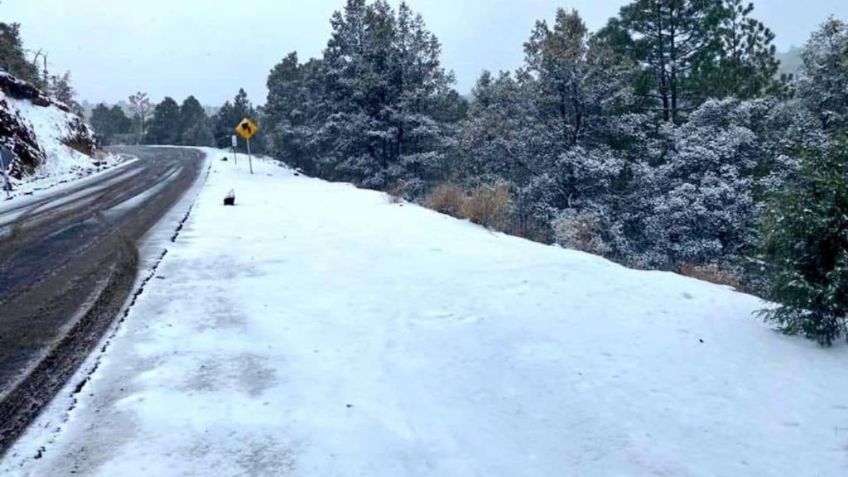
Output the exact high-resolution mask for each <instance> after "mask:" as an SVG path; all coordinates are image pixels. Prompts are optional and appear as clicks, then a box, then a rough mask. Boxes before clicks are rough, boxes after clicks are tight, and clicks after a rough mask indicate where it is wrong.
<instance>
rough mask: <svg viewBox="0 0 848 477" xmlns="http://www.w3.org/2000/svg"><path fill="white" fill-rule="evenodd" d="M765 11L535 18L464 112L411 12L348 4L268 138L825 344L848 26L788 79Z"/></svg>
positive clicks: (837, 216) (288, 63)
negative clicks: (692, 289) (734, 297)
mask: <svg viewBox="0 0 848 477" xmlns="http://www.w3.org/2000/svg"><path fill="white" fill-rule="evenodd" d="M755 13H756V12H755V11H754V9H753V6H752V5H750V4H746V3H743V1H742V0H634V1H632V2H631V3H630V4H628V5H626V6H624V7H623V8H622V9H621V11H620V13H619V15H618V16H616V17H614V18H612V19H610V20H609V22H608V23H607V25H606V26H604V27H603V28H602V29H600V30H599V31H596V32H590V31H589V30H588V29H587V27H586V25H585V23H584V21H583V19H582V18H581V17H580V14H579V12H577V11H569V10H564V9H560V10H559V11H557V12H556V15H555V18H554V20H553V22H552V23H550V24H549V23H548V22H546V21H539V22H537V23H536V25H535V26H532V25H528V31H529V35H528V39H527V41H526V43H525V44H524V50H525V61H524V64H523V65H522V66H521V67H520V68H518V69H517V70H516V71H507V72H498V73H490V72H483V73H482V74H481V75H480V78H479V80H478V82H477V85H476V87H475V88H474V90H473V92H472V94H471V96H470V97H469V98H463V97H462V96H461V95H460V94H458V93H457V91H455V90H454V89H453V84H454V81H453V77H452V75H451V73H450V72H447V71H446V70H445V69H444V67H443V66H442V65H441V63H440V56H441V55H440V53H441V48H440V44H439V41H438V39H437V38H436V37H435V36H434V35H433V34H432V33H431V32H430V31H428V30H427V27H426V25H425V23H424V20H423V19H422V18H421V17H420V16H419V15H416V14H415V13H414V12H413V11H411V9H410V8H409V7H408V6H407V5H406V4H403V3H402V4H401V5H400V6H399V7H398V8H397V9H394V8H392V7H391V6H390V5H389V3H388V2H386V1H383V0H377V1H373V2H368V1H366V0H347V1H346V3H345V5H344V8H343V9H342V10H340V11H338V12H337V13H335V14H334V15H333V17H332V19H331V26H332V33H331V37H330V39H329V41H328V43H327V45H326V48H325V49H324V52H323V55H322V57H321V58H315V59H310V60H307V61H301V59H300V58H299V57H298V56H297V54H296V53H291V54H289V55H287V56H285V57H284V59H283V60H282V61H281V62H280V63H279V64H278V65H276V66H275V67H274V68H273V69H272V71H271V73H270V75H269V77H268V83H267V85H268V90H269V93H268V99H267V103H266V105H265V107H264V108H263V109H262V113H263V121H264V126H265V131H266V136H265V142H266V144H267V148H268V150H269V152H270V153H271V154H272V155H273V156H274V157H276V158H278V159H280V160H282V161H285V162H286V163H288V164H290V165H292V166H294V167H297V168H299V169H301V170H303V171H305V172H307V173H309V174H314V175H317V176H320V177H323V178H327V179H330V180H341V181H351V182H354V183H356V184H358V185H360V186H362V187H367V188H373V189H379V190H385V191H390V192H391V193H392V194H395V195H400V196H403V197H404V198H406V199H409V200H415V201H418V202H421V203H424V204H426V205H429V206H431V207H433V208H436V209H437V210H440V211H442V212H447V213H451V214H454V215H457V216H461V217H465V218H469V219H471V220H473V221H475V222H479V223H482V224H483V225H487V226H492V227H495V228H499V229H501V230H504V231H507V232H509V233H514V234H518V235H523V236H525V237H528V238H532V239H534V240H538V241H542V242H548V243H558V244H561V245H563V246H566V247H570V248H576V249H580V250H585V251H589V252H592V253H598V254H602V255H605V256H607V257H609V258H611V259H614V260H617V261H619V262H622V263H625V264H627V265H630V266H635V267H639V268H650V269H664V270H674V271H680V272H684V273H687V274H690V275H693V276H696V277H699V278H705V279H709V280H713V281H717V282H721V283H727V284H733V285H735V286H740V287H744V288H745V289H747V290H749V291H753V292H757V293H760V294H762V295H764V296H767V297H768V298H771V299H773V300H775V301H777V302H779V303H783V304H784V305H785V307H784V308H781V310H783V311H780V312H772V313H770V314H768V316H769V317H770V318H773V319H775V320H776V321H777V322H778V323H781V324H782V325H783V328H784V329H785V330H786V331H788V332H800V333H804V334H806V335H808V336H810V337H811V338H815V339H818V340H820V341H821V342H823V343H829V342H832V340H833V339H835V338H836V337H837V336H839V335H841V334H843V333H844V332H845V328H846V318H845V317H846V312H848V305H846V302H845V297H846V296H848V249H846V235H848V218H846V217H848V214H847V213H846V212H848V204H846V202H845V191H844V187H845V184H846V182H848V181H846V173H847V172H846V168H847V167H848V155H846V154H845V153H844V148H842V149H840V147H839V146H838V145H839V144H840V141H841V138H842V137H843V136H844V135H845V133H846V130H847V129H848V62H846V61H845V58H848V25H846V24H845V23H844V22H843V21H841V20H839V19H836V18H831V19H829V20H827V22H826V23H825V24H824V25H822V26H821V28H820V29H819V30H818V31H816V32H815V33H813V35H812V37H811V38H810V40H809V42H808V43H807V44H806V45H805V47H804V50H803V62H804V65H803V69H802V74H801V75H800V78H798V79H797V80H795V79H793V80H792V81H789V80H787V79H781V78H779V76H778V69H779V66H780V65H779V62H778V61H777V59H776V56H775V48H774V46H773V44H772V41H773V39H774V35H773V33H772V32H771V31H770V30H769V29H768V28H767V27H766V26H765V25H763V24H762V23H761V22H760V21H758V20H757V19H756V16H755ZM839 151H843V152H841V153H840V152H839ZM825 158H827V159H825ZM819 162H822V163H826V164H827V169H826V170H827V171H829V172H828V174H829V175H827V176H824V177H822V176H821V173H820V169H819V165H818V164H819ZM811 171H819V172H815V173H814V172H811ZM817 174H818V175H817ZM828 187H831V188H835V189H836V190H833V191H830V190H829V191H827V192H822V191H821V190H820V189H821V188H828ZM840 187H841V188H842V189H840ZM822 194H824V195H825V196H827V197H829V199H828V200H829V201H830V202H828V204H827V205H826V206H825V205H822V206H820V207H811V206H810V207H806V206H804V204H805V201H807V202H809V201H811V200H812V201H814V200H815V199H814V198H815V197H820V196H822ZM828 194H829V195H828ZM789 198H791V200H790V199H789ZM806 211H811V212H809V214H813V215H815V216H816V217H815V219H814V218H811V217H810V216H809V215H805V214H807V212H806ZM808 220H820V221H821V222H815V223H816V224H817V228H814V229H810V230H815V238H816V239H815V240H812V238H811V237H810V236H809V233H808V232H804V230H808V229H809V227H808V225H809V224H808V223H807V222H806V221H808ZM792 221H798V225H797V227H795V228H793V229H792V230H791V231H786V230H783V231H778V230H777V229H780V228H781V227H784V226H786V224H789V223H791V222H792ZM796 229H797V230H796ZM834 243H835V244H837V245H836V246H835V248H834V245H833V244H834ZM799 244H802V245H799ZM828 244H830V245H828ZM827 247H830V248H827ZM825 248H827V250H824V249H825ZM823 253H824V254H825V255H826V256H827V258H826V259H824V258H822V254H823ZM819 259H821V260H825V261H826V263H825V264H822V263H819V262H816V260H819ZM813 262H815V266H813V265H811V263H813ZM811 267H813V268H815V267H819V268H817V269H816V271H815V272H811ZM822 267H824V268H822ZM809 320H812V321H811V322H814V323H824V325H821V326H819V325H816V326H806V325H804V323H807V322H808V321H809Z"/></svg>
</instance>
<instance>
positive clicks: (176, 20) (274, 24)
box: [0, 0, 848, 105]
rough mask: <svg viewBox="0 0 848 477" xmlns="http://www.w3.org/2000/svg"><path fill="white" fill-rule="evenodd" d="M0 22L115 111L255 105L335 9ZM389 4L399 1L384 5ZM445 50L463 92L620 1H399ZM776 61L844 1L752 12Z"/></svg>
mask: <svg viewBox="0 0 848 477" xmlns="http://www.w3.org/2000/svg"><path fill="white" fill-rule="evenodd" d="M0 2H2V3H0V18H2V20H3V21H14V22H20V23H21V24H22V30H23V36H24V41H25V42H26V46H27V47H28V48H31V49H38V48H43V49H45V50H46V51H48V52H49V54H50V57H49V61H50V64H49V66H50V68H51V69H52V70H54V71H64V70H71V72H72V75H73V80H74V85H75V87H76V89H77V91H78V92H79V95H80V97H81V98H82V99H85V100H88V101H92V102H95V101H109V102H114V101H117V100H121V99H124V98H126V97H127V96H128V95H129V94H131V93H133V92H135V91H137V90H142V91H147V92H149V93H150V95H151V97H152V98H153V99H154V100H157V101H158V100H160V99H161V98H162V97H163V96H165V95H169V96H173V97H175V98H176V99H177V100H182V99H183V98H184V97H185V96H187V95H189V94H194V95H195V96H197V97H198V99H199V100H200V101H201V102H202V103H204V104H209V105H218V104H220V103H223V101H224V100H225V99H228V98H231V97H232V96H234V95H235V92H236V91H237V90H238V88H239V87H244V88H245V89H246V90H247V92H248V94H249V96H250V98H251V100H252V101H253V102H254V103H262V102H264V97H265V94H266V89H265V79H266V77H267V75H268V71H269V70H270V69H271V68H272V67H273V66H274V64H276V63H277V62H278V61H279V60H280V59H281V58H282V57H283V56H285V55H286V54H287V53H288V52H290V51H293V50H296V51H297V52H298V53H299V54H300V56H301V59H304V58H308V57H312V56H318V55H320V53H321V50H322V49H323V48H324V46H325V45H326V42H327V39H328V37H329V34H330V26H329V18H330V15H331V14H332V12H333V11H334V10H337V9H339V8H341V6H342V5H343V4H344V0H230V1H225V0H131V1H124V0H0ZM392 3H393V4H397V3H398V1H392ZM407 3H409V4H410V5H411V6H412V8H413V9H414V10H415V11H417V12H419V13H421V14H422V15H424V19H425V21H426V22H427V25H428V26H429V28H430V29H431V30H432V31H433V32H434V33H435V34H436V35H437V36H438V37H439V39H440V40H441V42H442V45H443V52H444V53H443V62H444V64H445V66H446V67H447V68H448V69H451V70H453V71H454V72H455V73H456V77H457V83H458V84H457V88H458V89H459V90H460V91H461V92H468V91H469V90H470V89H471V87H472V86H473V85H474V82H475V80H476V78H477V76H478V74H479V72H480V71H481V70H483V69H489V70H493V71H497V70H501V69H514V68H515V67H517V66H519V65H520V64H521V61H522V59H523V52H522V45H523V43H524V41H525V40H526V39H527V37H528V36H529V32H530V29H531V28H532V27H533V24H534V22H535V20H537V19H540V18H548V19H550V18H551V17H552V16H553V14H554V12H555V10H556V8H557V7H566V8H576V9H577V10H578V11H580V13H581V14H582V16H583V18H584V19H585V20H586V22H587V24H588V25H589V27H590V28H591V29H593V30H594V29H597V28H598V27H600V26H602V25H603V24H604V23H605V22H606V20H607V18H609V17H610V16H612V15H614V14H615V13H617V12H618V9H619V8H620V7H621V5H623V4H624V3H627V2H626V0H569V1H562V0H560V1H557V0H408V2H407ZM755 5H756V10H755V13H756V16H757V17H758V18H759V19H761V20H762V21H764V22H765V23H766V25H768V26H770V27H771V28H772V29H773V30H774V31H775V33H776V34H777V41H776V43H777V46H778V48H779V49H781V50H785V49H788V47H789V46H791V45H799V46H800V45H802V44H803V43H804V42H805V41H806V39H807V37H808V36H809V34H810V32H811V31H812V30H813V29H815V28H816V27H817V26H818V25H819V24H821V23H822V22H823V21H824V20H825V19H826V18H827V16H828V15H830V14H836V15H838V16H840V17H841V18H846V19H848V0H805V1H794V0H755Z"/></svg>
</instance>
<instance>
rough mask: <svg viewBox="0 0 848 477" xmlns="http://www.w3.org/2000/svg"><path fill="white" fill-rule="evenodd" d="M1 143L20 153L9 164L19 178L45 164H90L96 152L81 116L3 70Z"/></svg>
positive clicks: (60, 166) (0, 74)
mask: <svg viewBox="0 0 848 477" xmlns="http://www.w3.org/2000/svg"><path fill="white" fill-rule="evenodd" d="M0 144H2V145H3V146H6V147H7V148H8V149H9V150H11V151H12V152H13V153H14V154H15V156H16V158H15V159H14V160H13V161H12V163H11V164H6V168H7V170H8V172H9V175H10V176H12V177H14V178H15V179H21V178H22V177H24V176H26V175H29V174H33V173H34V172H35V171H36V169H38V168H40V167H43V166H49V167H51V168H58V169H68V168H73V167H75V166H76V165H79V166H85V165H88V163H90V162H91V161H92V158H93V156H94V153H95V152H96V145H95V142H94V135H93V134H92V132H91V130H90V129H89V127H88V126H87V125H86V124H85V122H84V121H83V119H82V118H81V117H79V116H77V115H75V114H73V113H72V112H71V110H70V108H68V106H67V105H65V104H64V103H61V102H59V101H55V100H53V99H51V98H49V97H48V96H46V95H45V94H44V93H42V92H41V91H40V90H39V89H38V88H36V87H34V86H32V85H30V84H29V83H27V82H25V81H22V80H20V79H18V78H15V77H14V76H12V75H10V74H8V73H5V72H0Z"/></svg>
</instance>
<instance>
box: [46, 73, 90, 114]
mask: <svg viewBox="0 0 848 477" xmlns="http://www.w3.org/2000/svg"><path fill="white" fill-rule="evenodd" d="M48 91H49V92H50V95H51V96H53V98H55V99H56V100H57V101H60V102H62V103H64V104H65V105H66V106H68V107H69V108H70V109H71V111H72V112H73V113H74V114H77V115H79V116H82V115H83V110H82V105H80V104H79V102H77V100H76V91H75V90H74V88H73V86H72V85H71V72H70V71H66V72H65V73H64V74H62V75H57V76H52V77H51V78H50V85H49V87H48Z"/></svg>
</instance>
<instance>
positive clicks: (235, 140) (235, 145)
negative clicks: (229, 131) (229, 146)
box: [232, 134, 238, 165]
mask: <svg viewBox="0 0 848 477" xmlns="http://www.w3.org/2000/svg"><path fill="white" fill-rule="evenodd" d="M232 140H233V160H234V161H235V163H236V165H238V136H236V135H235V134H233V137H232Z"/></svg>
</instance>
